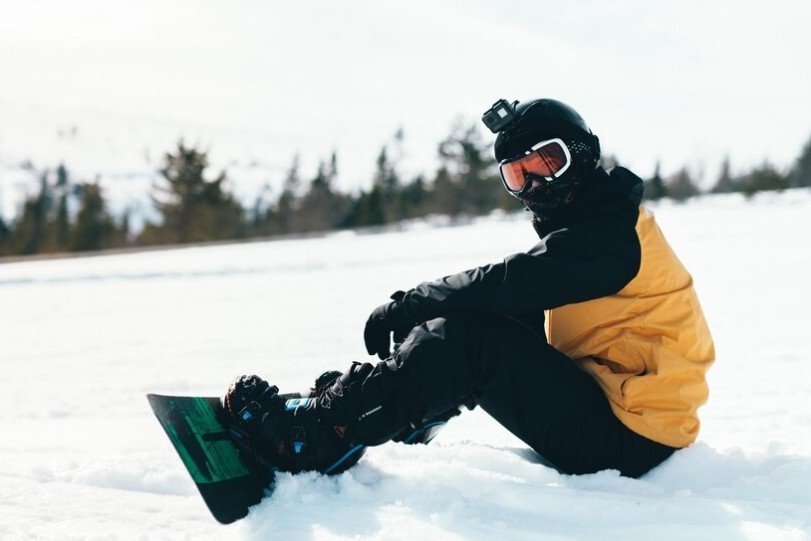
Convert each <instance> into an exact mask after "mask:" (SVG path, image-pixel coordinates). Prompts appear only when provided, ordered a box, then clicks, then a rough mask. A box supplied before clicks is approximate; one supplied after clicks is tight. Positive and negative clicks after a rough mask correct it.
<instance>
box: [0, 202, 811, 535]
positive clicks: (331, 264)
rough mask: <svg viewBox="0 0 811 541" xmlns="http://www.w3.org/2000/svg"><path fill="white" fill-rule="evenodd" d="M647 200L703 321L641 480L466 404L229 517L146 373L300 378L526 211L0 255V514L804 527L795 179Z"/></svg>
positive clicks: (178, 386)
mask: <svg viewBox="0 0 811 541" xmlns="http://www.w3.org/2000/svg"><path fill="white" fill-rule="evenodd" d="M655 212H656V214H657V217H658V220H659V223H660V225H661V226H662V228H663V229H664V231H665V233H666V235H667V236H668V238H669V239H670V241H671V244H672V245H673V246H674V248H675V249H676V251H677V252H678V254H679V255H680V257H681V259H682V261H683V262H684V263H685V264H686V266H687V267H688V268H689V269H690V270H691V272H692V273H693V276H694V278H695V283H696V288H697V291H698V293H699V296H700V299H701V301H702V304H703V307H704V310H705V313H706V316H707V319H708V321H709V323H710V327H711V329H712V331H713V334H714V337H715V340H716V346H717V353H718V358H717V362H716V364H715V366H714V367H713V368H712V370H711V372H710V374H709V379H710V392H711V394H710V400H709V402H708V404H707V405H706V406H705V407H704V408H703V409H702V410H701V418H702V421H703V427H702V431H701V435H700V437H699V441H698V442H697V443H696V444H695V445H693V446H692V447H690V448H688V449H686V450H682V451H679V452H677V453H676V454H675V455H674V456H673V457H672V458H671V459H670V460H668V461H667V462H666V463H665V464H663V465H662V466H660V467H659V468H657V469H655V470H654V471H652V472H651V473H650V474H648V475H647V476H645V477H644V478H642V479H639V480H633V479H626V478H621V477H619V476H618V474H617V473H616V472H612V471H606V472H601V473H598V474H594V475H585V476H566V475H561V474H559V473H557V472H555V471H554V470H552V469H550V468H548V467H545V466H544V465H542V464H541V463H539V461H538V460H537V457H536V456H535V455H534V454H533V453H532V452H531V451H529V450H528V449H527V448H526V446H525V445H524V444H522V442H520V441H519V440H517V439H516V438H514V437H513V436H512V435H510V434H509V433H508V432H507V431H506V430H504V429H502V428H501V427H500V426H499V425H498V424H497V423H495V422H494V421H492V420H491V419H490V418H488V416H487V415H486V414H485V413H483V412H482V411H480V410H476V411H473V412H466V413H464V414H463V415H462V416H461V417H459V418H456V419H454V420H453V421H452V422H451V423H450V424H449V425H448V426H447V427H446V428H445V429H444V430H443V431H442V432H441V433H440V435H439V436H438V437H437V439H436V440H435V441H434V442H433V443H432V444H431V445H429V446H405V445H402V444H386V445H383V446H380V447H376V448H373V449H370V450H369V451H368V452H367V454H366V456H365V457H364V458H363V460H362V461H361V462H360V464H359V465H357V466H356V467H354V468H352V469H351V470H349V471H348V472H346V473H344V474H341V475H338V476H334V477H324V476H318V475H315V474H301V475H287V474H285V475H281V476H280V477H279V479H278V482H277V486H276V491H275V492H274V493H273V495H272V496H271V497H269V498H266V499H265V500H264V501H263V502H262V503H260V504H259V505H257V506H256V507H254V508H253V509H252V510H251V512H250V514H249V516H248V517H247V518H246V519H244V520H242V521H240V522H238V523H236V524H234V525H231V526H221V525H219V524H218V523H216V522H215V521H214V519H213V518H212V517H211V516H210V514H209V513H208V511H207V509H206V508H205V506H204V504H203V502H202V500H201V498H200V497H199V495H198V494H197V492H196V489H195V487H194V485H193V484H192V482H191V479H190V478H189V477H188V475H187V474H186V472H185V470H184V469H183V466H182V464H181V462H180V460H179V458H178V457H177V456H176V455H175V453H174V450H173V449H172V447H171V445H170V443H169V441H168V439H167V438H166V436H165V435H164V433H163V431H162V430H161V428H160V426H159V425H158V423H157V422H156V420H155V419H154V417H153V415H152V413H151V411H150V409H149V407H148V405H147V402H146V399H145V397H144V395H145V394H146V393H147V392H158V393H166V394H170V393H176V394H202V395H209V394H217V395H219V394H221V393H222V391H223V390H224V388H225V387H226V385H227V384H228V382H229V381H230V380H231V379H232V378H233V377H235V376H236V375H239V374H242V373H251V372H256V373H259V374H261V375H263V376H265V377H267V378H269V379H271V380H272V381H273V382H274V383H277V384H278V385H279V386H280V387H281V388H282V389H283V390H297V389H303V388H306V387H307V386H309V384H310V383H311V381H312V379H313V378H314V377H315V376H316V375H318V374H319V373H320V372H322V371H324V370H326V369H331V368H343V367H345V366H347V364H348V363H349V362H350V361H353V360H361V359H366V358H367V356H366V354H365V351H364V348H363V343H362V338H361V332H362V326H363V323H364V321H365V319H366V317H367V315H368V312H369V311H370V310H371V309H372V308H373V307H375V306H376V305H377V304H379V303H381V302H384V301H385V300H386V298H387V296H388V295H389V294H390V293H391V292H392V291H394V290H396V289H400V288H407V287H410V286H413V285H415V284H416V283H418V282H420V281H423V280H426V279H433V278H436V277H439V276H441V275H444V274H447V273H451V272H455V271H458V270H462V269H465V268H468V267H471V266H475V265H479V264H483V263H487V262H493V261H497V260H500V259H501V258H503V257H504V256H505V255H508V254H510V253H513V252H516V251H520V250H523V249H526V248H528V247H530V246H531V245H532V244H533V243H534V242H535V237H534V233H533V232H532V229H531V227H530V226H529V224H528V223H527V217H526V215H522V214H518V215H508V216H491V217H488V218H485V219H479V220H474V221H472V222H469V223H465V224H461V225H459V224H457V225H454V226H445V227H435V226H430V225H427V224H411V225H409V226H407V227H403V228H401V229H399V230H390V231H386V232H377V233H368V234H367V233H336V234H330V235H327V236H324V237H320V238H311V239H298V240H296V239H288V240H278V241H271V242H255V243H243V244H230V245H217V246H208V247H189V248H182V249H173V250H160V251H150V252H142V253H132V254H119V255H106V256H93V257H79V258H71V259H61V260H44V261H31V262H20V263H11V264H5V265H0V299H1V300H2V307H3V310H2V312H1V313H0V329H2V331H3V343H2V347H1V348H0V366H2V374H1V376H0V396H2V398H3V403H4V407H3V408H2V409H0V433H1V434H2V437H0V538H2V539H30V538H35V539H39V538H43V539H84V538H91V539H153V538H157V539H162V538H167V539H175V538H177V539H286V540H293V539H320V540H326V539H329V540H332V539H356V540H369V539H378V540H383V539H426V538H428V539H452V540H455V539H510V540H516V539H518V540H520V539H533V540H534V539H620V538H621V539H625V540H628V541H633V540H645V541H649V540H650V539H656V540H657V541H664V540H668V539H712V540H726V539H730V540H732V539H735V540H738V539H769V540H772V539H776V540H803V539H809V537H811V380H810V378H809V375H808V374H809V372H808V370H807V366H806V363H807V362H809V361H810V360H811V354H809V352H808V350H809V342H808V321H809V319H808V315H807V313H808V302H809V300H810V299H811V297H810V296H809V292H811V285H809V275H810V274H809V271H811V252H809V250H808V239H807V237H808V233H809V231H811V192H808V191H796V190H795V191H790V192H786V193H783V194H767V195H762V196H759V197H757V198H755V199H754V200H752V201H745V200H744V199H743V198H742V197H740V196H737V195H731V196H714V197H704V198H701V199H698V200H695V201H692V202H690V203H687V204H683V205H677V204H673V203H663V204H660V205H658V206H656V207H655Z"/></svg>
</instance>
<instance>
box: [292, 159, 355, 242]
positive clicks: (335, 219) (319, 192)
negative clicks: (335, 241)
mask: <svg viewBox="0 0 811 541" xmlns="http://www.w3.org/2000/svg"><path fill="white" fill-rule="evenodd" d="M337 176H338V156H337V153H335V152H333V153H332V155H331V157H330V160H329V162H325V161H324V160H322V161H321V162H320V163H319V165H318V170H317V171H316V175H315V177H314V178H313V179H312V181H311V182H310V189H309V190H308V191H307V193H306V194H305V195H304V197H303V198H302V200H301V204H300V208H299V210H298V211H297V212H296V213H295V215H294V216H295V220H294V224H295V231H329V230H331V229H335V228H337V227H338V226H339V225H341V224H342V223H343V222H344V221H345V217H346V212H347V210H348V209H347V207H348V201H347V199H346V198H345V197H343V196H341V195H340V194H338V193H337V192H335V191H334V189H333V183H334V181H335V179H336V178H337Z"/></svg>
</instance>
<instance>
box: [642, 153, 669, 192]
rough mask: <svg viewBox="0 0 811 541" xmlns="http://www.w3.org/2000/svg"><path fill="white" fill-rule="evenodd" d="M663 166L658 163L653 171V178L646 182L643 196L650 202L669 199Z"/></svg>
mask: <svg viewBox="0 0 811 541" xmlns="http://www.w3.org/2000/svg"><path fill="white" fill-rule="evenodd" d="M660 171H661V164H660V163H659V162H658V161H657V162H656V169H654V171H653V176H652V177H651V178H649V179H648V180H646V181H645V190H644V192H643V196H644V198H645V199H648V200H650V201H657V200H659V199H661V198H663V197H667V188H666V187H665V181H664V180H663V179H662V174H661V172H660Z"/></svg>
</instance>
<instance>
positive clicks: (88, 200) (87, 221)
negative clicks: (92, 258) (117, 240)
mask: <svg viewBox="0 0 811 541" xmlns="http://www.w3.org/2000/svg"><path fill="white" fill-rule="evenodd" d="M115 233H116V229H115V225H114V222H113V218H112V216H110V214H109V213H108V212H107V208H106V204H105V202H104V197H103V196H102V190H101V187H100V186H99V185H98V184H97V183H85V184H84V185H83V187H82V197H81V201H80V203H79V212H78V213H77V214H76V224H75V226H74V227H73V230H72V231H71V235H70V249H71V251H82V252H84V251H90V250H101V249H102V248H108V247H110V245H111V243H112V241H113V237H114V235H115Z"/></svg>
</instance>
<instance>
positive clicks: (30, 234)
mask: <svg viewBox="0 0 811 541" xmlns="http://www.w3.org/2000/svg"><path fill="white" fill-rule="evenodd" d="M51 204H52V197H51V193H50V188H49V186H48V174H47V171H46V172H44V173H43V174H42V175H41V176H40V187H39V192H38V193H37V195H36V196H34V197H29V198H27V199H26V200H25V203H24V204H23V212H22V215H21V216H20V217H19V218H18V219H17V221H16V223H15V226H14V231H13V234H12V236H11V239H10V244H11V253H14V254H19V255H30V254H36V253H39V252H42V251H43V250H44V248H45V247H46V244H47V238H48V232H49V231H48V230H49V228H48V212H49V211H50V208H51Z"/></svg>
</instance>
